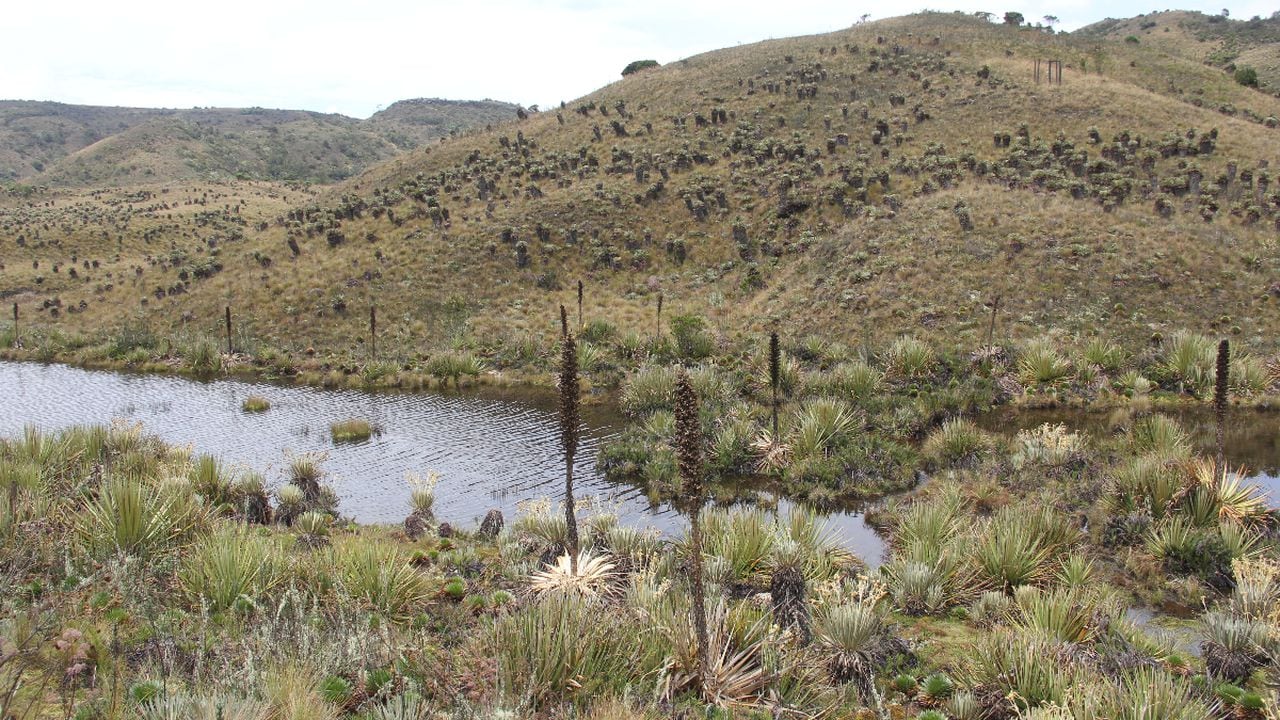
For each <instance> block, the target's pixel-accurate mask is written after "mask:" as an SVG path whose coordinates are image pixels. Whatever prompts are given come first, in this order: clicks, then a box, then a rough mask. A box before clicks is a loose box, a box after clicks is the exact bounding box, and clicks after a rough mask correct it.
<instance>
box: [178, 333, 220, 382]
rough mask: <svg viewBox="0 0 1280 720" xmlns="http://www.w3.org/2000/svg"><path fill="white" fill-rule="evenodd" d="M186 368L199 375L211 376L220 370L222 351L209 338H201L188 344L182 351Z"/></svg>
mask: <svg viewBox="0 0 1280 720" xmlns="http://www.w3.org/2000/svg"><path fill="white" fill-rule="evenodd" d="M183 359H184V361H185V362H186V365H187V369H188V370H190V371H191V372H192V373H194V374H195V375H197V376H200V377H212V376H214V375H217V374H218V373H220V372H222V352H221V351H220V350H219V349H218V346H217V344H215V343H214V342H213V341H211V340H201V341H198V342H196V343H194V344H193V345H191V346H189V347H188V348H187V349H186V351H185V352H184V353H183Z"/></svg>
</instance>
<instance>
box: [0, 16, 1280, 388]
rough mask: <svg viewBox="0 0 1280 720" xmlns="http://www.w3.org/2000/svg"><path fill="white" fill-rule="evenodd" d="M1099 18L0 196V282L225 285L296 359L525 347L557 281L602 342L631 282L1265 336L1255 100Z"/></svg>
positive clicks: (766, 62)
mask: <svg viewBox="0 0 1280 720" xmlns="http://www.w3.org/2000/svg"><path fill="white" fill-rule="evenodd" d="M1104 35H1105V34H1103V35H1099V34H1097V33H1094V34H1083V35H1081V36H1071V35H1050V34H1047V33H1045V32H1043V31H1037V30H1035V29H1030V28H1015V27H1010V26H1003V25H996V24H992V23H988V22H986V21H983V20H981V19H979V18H975V17H972V16H969V15H963V14H949V13H948V14H943V13H926V14H922V15H915V16H910V17H904V18H896V19H891V20H885V21H880V22H876V23H870V24H864V25H858V26H855V27H852V28H850V29H848V30H844V31H839V32H836V33H831V34H826V35H817V36H810V37H801V38H791V39H785V40H774V41H768V42H761V43H756V44H753V45H745V46H740V47H735V48H731V49H725V50H720V51H715V52H711V53H706V54H703V55H699V56H696V57H692V58H688V59H686V60H682V61H679V62H675V63H671V64H668V65H666V66H664V67H661V68H656V69H652V70H647V71H645V72H642V73H638V74H636V75H633V76H630V77H627V78H625V79H623V80H621V81H619V82H617V83H614V84H612V85H610V86H608V87H605V88H602V89H600V90H599V91H597V92H595V93H593V94H591V95H589V96H586V97H584V98H581V99H579V100H576V101H573V102H571V103H567V104H566V105H565V106H564V107H563V108H558V109H552V110H550V111H546V112H542V113H538V114H534V115H532V116H530V117H529V118H528V119H526V120H523V121H520V122H519V123H518V124H510V125H504V126H500V127H494V128H493V129H491V130H488V131H480V132H476V133H472V134H468V135H466V136H463V137H459V138H455V139H452V140H449V141H447V142H444V143H441V144H436V145H432V146H430V147H421V148H418V149H416V150H412V151H409V152H407V153H404V154H401V155H398V156H396V157H395V158H393V159H391V160H388V161H386V162H383V163H380V164H378V165H375V166H373V167H371V168H370V169H368V170H366V171H365V172H363V173H361V174H360V175H358V176H355V177H352V178H350V179H349V180H347V181H346V182H344V183H343V184H342V185H339V186H337V187H334V188H332V189H329V190H324V191H322V192H321V194H320V195H318V196H315V197H307V196H303V195H301V194H300V193H299V192H296V191H288V190H282V189H278V188H277V189H271V188H269V187H267V186H252V185H239V186H234V185H233V186H224V187H222V188H219V189H215V190H214V191H213V192H214V193H215V195H212V196H208V195H207V193H206V197H207V199H205V203H207V204H204V205H198V206H195V207H193V206H190V205H187V204H185V203H188V202H191V201H193V200H194V201H196V202H199V201H200V200H201V198H202V195H201V193H202V192H205V191H203V190H200V189H198V188H186V189H185V190H183V191H182V192H181V193H179V194H177V195H172V196H171V200H169V201H167V202H161V200H162V199H163V198H162V197H161V196H159V195H154V194H153V195H150V196H146V197H145V198H140V197H137V196H126V195H125V194H124V193H123V191H121V192H118V193H117V194H115V195H114V196H111V195H108V196H101V197H86V196H84V195H74V194H70V193H62V194H58V193H54V192H52V191H51V194H50V195H49V196H47V197H46V196H37V197H36V198H34V201H32V199H22V198H14V199H11V200H10V201H9V206H10V207H9V209H8V210H7V211H6V214H5V216H4V217H3V228H4V230H5V234H6V235H7V236H9V237H13V236H16V235H19V234H21V235H25V245H24V246H23V247H22V249H20V250H15V249H14V248H13V246H10V245H7V246H6V249H5V257H6V262H8V263H9V264H10V266H9V268H8V269H6V270H4V271H3V273H0V295H4V296H5V297H6V298H12V299H14V300H16V301H18V302H19V303H20V305H21V306H23V307H25V308H27V309H28V312H30V313H31V315H32V316H33V318H34V322H36V323H49V324H52V325H54V326H56V327H59V328H62V329H63V330H65V331H67V332H73V331H88V332H90V333H103V332H106V331H104V330H103V328H120V327H124V326H130V327H137V326H138V324H139V323H141V324H143V325H145V326H146V328H147V331H148V332H150V333H156V334H158V335H160V336H170V337H177V336H179V335H181V336H182V337H191V336H205V337H213V336H215V333H216V332H217V327H218V322H219V319H220V314H221V309H222V306H223V305H224V304H227V303H229V304H231V305H233V306H235V307H238V308H243V309H244V311H243V313H242V314H241V315H240V317H242V321H243V325H242V326H241V327H242V332H244V333H245V334H246V338H250V337H251V342H250V341H249V340H248V339H247V340H246V344H245V347H249V346H252V347H259V348H270V349H271V351H272V353H278V354H279V355H281V356H283V357H285V358H293V359H294V360H295V361H300V360H301V359H303V358H305V357H308V356H309V355H310V354H311V353H316V354H318V355H320V356H322V357H330V358H338V359H341V358H347V359H349V360H350V361H352V362H359V361H360V359H362V358H365V357H366V356H367V353H366V350H365V348H364V346H363V343H364V334H365V333H364V328H365V326H366V323H367V317H368V308H369V306H371V305H376V306H377V307H378V309H379V310H378V312H379V327H380V329H381V333H382V337H383V339H382V340H381V341H380V342H381V345H380V347H382V348H383V349H384V350H383V351H384V353H385V354H386V356H388V357H396V358H400V359H402V360H403V361H404V362H405V363H411V362H413V361H414V358H420V357H422V356H423V355H424V354H425V353H429V352H432V351H433V350H438V349H443V348H448V347H454V346H461V347H469V348H472V349H475V350H477V351H479V352H481V353H483V354H484V355H486V356H487V357H488V358H489V359H490V360H491V361H492V362H494V363H496V364H498V365H503V364H510V363H518V362H524V361H528V360H532V361H535V362H536V361H538V358H544V357H545V356H546V354H547V352H548V350H549V348H550V347H551V345H552V343H553V342H554V340H553V339H554V335H555V328H556V327H557V324H558V320H557V310H556V307H557V305H558V304H560V303H565V304H567V305H568V304H572V302H573V295H574V287H575V284H576V282H577V281H578V280H579V279H581V280H583V281H584V282H585V286H586V303H585V304H586V308H585V312H586V316H587V317H586V319H587V320H590V319H605V320H607V321H609V323H611V326H612V328H613V329H614V330H615V331H616V332H615V334H614V336H613V337H614V338H615V341H616V342H618V343H621V344H626V343H630V344H634V342H636V340H635V339H634V338H636V337H638V336H639V337H643V336H648V335H651V334H652V332H653V328H654V323H655V317H654V314H655V311H656V305H657V302H658V298H659V296H660V295H661V297H663V299H664V301H665V311H664V312H665V315H664V317H665V318H668V319H669V318H671V317H674V316H677V315H682V314H684V315H696V316H699V317H700V318H702V321H703V322H705V323H707V326H708V328H709V331H710V335H711V337H712V338H713V339H714V340H716V341H718V342H720V343H722V345H721V347H722V348H726V349H727V348H730V347H732V345H731V342H732V340H733V339H734V338H735V337H740V336H742V335H743V334H745V333H758V332H761V331H762V330H764V329H766V328H768V327H771V326H774V325H775V324H780V325H781V327H783V328H785V329H786V331H787V332H788V333H789V334H791V335H794V336H803V335H806V334H812V335H816V336H820V337H822V338H823V339H825V340H839V341H842V342H845V343H848V344H851V345H856V344H861V343H868V344H871V345H878V344H881V343H884V342H886V341H888V340H890V339H892V338H893V337H894V336H896V335H898V334H901V333H914V334H916V335H918V336H921V337H924V338H927V339H931V340H934V341H937V342H939V343H943V344H947V345H955V346H960V347H969V348H972V347H973V346H975V345H977V344H980V343H981V342H982V341H983V340H984V339H985V336H986V333H987V327H988V321H989V316H990V312H989V305H990V303H992V301H993V300H994V299H995V298H996V297H1000V298H1001V304H1000V307H1001V316H1000V323H999V330H998V333H999V335H1000V336H1001V337H1005V336H1008V337H1011V338H1013V339H1015V340H1018V339H1029V338H1034V337H1039V336H1042V335H1052V336H1056V337H1058V338H1059V339H1061V340H1062V341H1064V342H1066V343H1073V342H1077V341H1079V340H1080V339H1081V338H1085V337H1091V336H1095V335H1101V336H1105V337H1110V338H1115V339H1117V340H1120V341H1122V342H1123V343H1125V345H1126V346H1127V347H1130V348H1132V349H1134V350H1140V349H1141V348H1142V347H1144V346H1145V345H1146V344H1147V343H1148V342H1149V341H1151V340H1153V339H1158V338H1159V337H1160V336H1161V335H1166V334H1168V333H1171V332H1174V331H1177V330H1179V329H1190V330H1197V331H1200V332H1206V333H1215V334H1216V333H1221V334H1231V335H1233V336H1235V337H1237V338H1238V339H1239V340H1240V341H1242V342H1243V343H1245V345H1246V346H1248V347H1252V348H1254V349H1256V350H1258V351H1261V352H1268V353H1269V352H1274V351H1275V350H1276V349H1277V345H1276V340H1275V338H1276V336H1277V331H1280V320H1278V319H1277V313H1276V312H1275V310H1274V305H1275V302H1276V295H1277V293H1280V287H1277V286H1275V285H1274V284H1273V283H1274V278H1275V276H1276V271H1277V269H1278V268H1277V254H1276V253H1275V237H1276V227H1277V224H1276V220H1277V210H1278V209H1280V194H1278V193H1277V190H1278V188H1277V187H1276V185H1275V183H1273V182H1272V172H1273V169H1272V168H1273V166H1274V163H1275V162H1276V160H1278V159H1280V135H1278V133H1280V130H1278V129H1277V128H1276V125H1277V124H1278V121H1277V119H1276V118H1277V117H1280V101H1278V100H1277V99H1276V98H1274V97H1272V96H1271V95H1269V94H1267V93H1264V92H1260V91H1258V90H1254V89H1251V88H1246V87H1243V86H1241V85H1239V84H1237V83H1236V82H1235V81H1234V80H1233V79H1232V78H1231V77H1230V76H1229V75H1227V74H1226V73H1224V72H1223V71H1222V70H1221V69H1220V68H1218V67H1214V66H1211V65H1206V64H1205V63H1204V62H1203V61H1202V60H1200V59H1197V58H1193V57H1189V56H1188V55H1187V54H1185V53H1182V52H1177V51H1175V50H1173V49H1169V48H1164V47H1161V46H1160V44H1159V43H1158V42H1156V41H1155V40H1150V41H1148V40H1145V39H1144V40H1143V41H1141V42H1138V43H1133V42H1128V41H1125V40H1124V39H1123V38H1120V39H1113V38H1111V37H1109V36H1104ZM1164 35H1165V33H1162V32H1159V33H1154V34H1153V35H1152V36H1151V37H1152V38H1156V37H1161V36H1164ZM1168 35H1171V36H1172V35H1174V33H1173V32H1172V31H1171V32H1170V33H1168ZM1036 59H1040V60H1042V61H1043V60H1048V59H1060V60H1061V61H1062V63H1063V66H1064V72H1063V82H1062V84H1060V85H1058V84H1054V85H1050V84H1048V83H1046V82H1044V78H1043V77H1042V78H1041V80H1042V81H1041V82H1040V83H1037V82H1036V80H1035V77H1034V62H1035V60H1036ZM156 192H158V191H156ZM174 192H175V193H176V192H178V191H174ZM217 194H221V195H222V197H217ZM108 200H109V202H110V204H109V205H107V206H104V205H103V202H104V201H108ZM49 202H52V206H49V205H48V203H49ZM166 206H167V207H166ZM175 208H177V209H178V210H179V211H180V212H175ZM183 212H185V213H186V214H185V215H183V214H182V213H183ZM171 216H172V217H171ZM201 221H203V222H204V223H205V224H204V225H200V224H199V223H200V222H201ZM104 228H105V230H104ZM8 242H11V241H9V240H6V243H8ZM15 253H16V254H15ZM77 253H78V255H77ZM10 257H14V258H15V259H13V260H8V258H10ZM86 257H90V258H93V259H100V260H101V261H102V266H101V268H98V269H96V270H94V269H93V268H92V267H91V269H90V272H89V273H84V272H83V270H82V271H81V274H80V277H78V278H75V279H70V278H67V277H66V275H65V272H64V273H55V272H51V271H50V270H49V269H50V268H51V267H52V266H53V265H54V264H60V265H61V266H62V269H65V268H66V267H67V266H69V264H71V263H72V261H73V259H74V262H75V263H76V264H78V265H83V261H84V259H85V258H86ZM33 265H38V266H39V267H38V268H36V267H33ZM214 267H216V268H217V269H216V270H211V269H212V268H214ZM200 268H204V269H202V270H200V271H199V272H197V270H198V269H200ZM104 276H106V277H110V278H111V280H110V281H104ZM59 307H60V308H63V309H64V310H63V311H62V312H60V313H58V317H57V318H56V319H55V318H54V316H53V315H54V313H53V309H56V308H59ZM68 307H74V308H76V311H75V312H74V313H68V312H66V311H65V309H66V308H68ZM682 322H683V321H682ZM606 334H607V333H606ZM628 334H631V335H630V337H631V338H632V339H626V338H628ZM624 339H626V340H625V343H624V342H623V341H624ZM602 342H603V341H602ZM641 342H642V341H641ZM602 347H603V346H602ZM610 347H612V346H610ZM80 352H88V353H90V354H92V353H93V352H102V351H101V350H83V351H80ZM608 352H613V350H609V351H608ZM617 352H618V353H619V355H618V357H619V358H622V357H624V356H628V355H627V353H626V351H625V348H623V349H619V350H617ZM608 362H612V361H606V364H608Z"/></svg>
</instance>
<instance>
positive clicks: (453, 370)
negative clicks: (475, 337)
mask: <svg viewBox="0 0 1280 720" xmlns="http://www.w3.org/2000/svg"><path fill="white" fill-rule="evenodd" d="M425 370H426V371H427V374H428V375H430V376H431V377H434V378H435V379H436V380H437V381H438V382H439V383H440V386H441V387H444V386H445V384H447V383H448V382H449V381H450V380H452V381H453V384H454V386H455V387H456V386H459V385H461V383H462V378H463V377H476V376H478V375H480V373H483V372H484V371H485V364H484V361H483V360H481V359H480V358H478V357H476V356H475V355H473V354H471V353H469V352H460V351H451V352H443V353H438V354H436V355H432V356H431V357H430V358H429V359H428V360H427V363H426V367H425Z"/></svg>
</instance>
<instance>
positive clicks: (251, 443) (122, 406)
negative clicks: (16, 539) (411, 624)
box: [0, 362, 883, 565]
mask: <svg viewBox="0 0 1280 720" xmlns="http://www.w3.org/2000/svg"><path fill="white" fill-rule="evenodd" d="M249 395H261V396H263V397H265V398H267V399H268V400H269V401H270V402H271V409H270V410H268V411H267V412H265V413H258V414H252V413H246V412H243V411H242V410H241V403H242V402H243V401H244V399H245V398H246V397H248V396H249ZM554 402H555V399H554V397H553V396H548V395H545V394H529V393H520V392H517V391H504V392H501V393H499V392H494V391H485V392H483V393H481V394H477V393H470V392H468V393H463V394H449V393H422V394H404V393H368V392H361V391H355V390H323V389H317V388H308V387H294V386H285V385H276V384H271V383H264V382H244V381H238V380H216V381H212V382H199V381H195V380H191V379H187V378H181V377H170V376H162V375H130V374H124V373H117V372H108V371H97V370H82V369H79V368H73V367H67V366H63V365H44V364H39V363H25V362H0V436H13V435H16V434H18V433H20V432H21V431H22V429H23V427H24V426H26V425H34V426H36V427H38V428H40V429H42V430H57V429H60V428H66V427H70V426H73V425H85V424H100V423H109V422H112V421H116V420H123V421H126V422H136V423H141V424H142V426H143V429H144V430H145V431H146V432H148V433H151V434H154V435H158V436H159V437H161V438H163V439H164V440H166V441H168V442H171V443H176V444H180V445H190V446H191V447H192V448H193V449H194V450H195V451H196V452H199V453H210V454H212V455H215V456H217V457H219V458H220V459H222V461H223V462H224V463H229V464H231V465H233V466H239V467H243V468H246V469H250V470H254V471H256V472H259V473H261V474H262V475H263V476H264V477H266V478H267V480H268V483H269V484H270V485H272V486H275V485H278V484H280V483H283V482H284V480H285V477H286V471H287V466H288V458H289V456H290V455H296V454H301V453H309V452H319V453H323V454H324V457H325V460H324V462H323V463H322V467H323V468H324V469H325V471H326V473H327V480H328V481H329V482H330V483H331V484H332V485H333V487H334V489H335V490H336V491H337V492H338V495H339V497H340V498H341V505H340V506H339V510H340V511H341V512H342V513H343V514H344V515H347V516H350V517H353V518H355V519H356V520H358V521H360V522H366V523H384V522H387V523H393V522H399V521H401V520H403V519H404V517H405V515H407V514H408V511H409V485H408V483H407V481H406V477H407V474H408V473H415V474H419V475H422V474H425V473H426V472H427V471H429V470H430V471H435V472H438V473H440V475H441V480H440V484H439V485H438V486H437V487H436V505H435V514H436V517H437V518H439V519H441V520H447V521H449V522H452V523H454V524H461V525H470V524H473V523H476V522H478V520H479V518H481V517H483V516H484V514H485V512H487V511H488V510H489V509H490V508H499V509H501V510H502V511H503V513H504V514H505V515H506V516H507V518H508V519H510V518H511V517H513V516H514V514H515V513H516V512H517V511H518V507H519V505H520V504H521V503H523V502H526V501H533V500H539V499H542V498H558V497H559V496H560V494H561V493H562V492H563V488H564V464H563V458H562V455H561V453H560V430H559V421H558V418H557V415H556V411H555V405H554ZM351 418H360V419H364V420H368V421H369V422H371V423H373V424H374V425H375V426H376V427H377V428H379V432H378V433H377V434H376V435H375V436H374V437H373V438H371V439H370V440H368V441H365V442H360V443H341V444H334V443H333V441H332V440H331V439H330V436H329V425H330V423H332V422H335V421H339V420H347V419H351ZM583 421H584V432H583V436H582V440H581V443H580V445H579V452H578V456H577V461H576V465H575V470H574V476H575V478H574V484H575V490H576V492H577V495H578V496H579V498H585V497H591V498H593V499H594V500H596V501H599V502H601V503H604V504H606V505H608V506H611V507H613V508H615V509H616V512H617V513H618V516H619V518H620V519H621V520H622V521H623V522H625V523H627V524H630V525H637V526H646V527H654V528H657V529H659V530H661V531H663V532H667V533H671V532H679V531H680V530H681V529H682V528H683V526H684V521H683V519H682V518H681V517H680V516H679V514H678V513H677V512H676V511H674V510H673V509H672V508H671V507H669V506H668V505H665V504H656V503H653V502H650V500H649V499H648V498H647V497H646V496H645V494H644V493H643V491H642V490H641V489H639V488H637V487H635V486H632V485H627V484H620V483H612V482H609V481H608V480H606V479H605V478H604V476H603V475H602V474H601V473H599V472H597V471H596V469H595V461H596V451H597V449H598V448H599V447H600V443H601V441H603V440H604V439H605V438H607V437H609V435H611V434H612V433H614V432H617V431H618V430H619V429H620V428H619V425H618V422H619V419H618V418H617V417H616V416H614V415H612V414H610V413H608V412H607V411H600V410H593V409H592V408H584V410H583ZM787 507H788V503H787V502H786V501H785V500H782V501H779V503H778V508H779V510H780V511H784V512H785V511H786V509H787ZM827 521H828V524H829V526H830V528H831V530H833V531H834V532H835V533H836V534H837V535H838V537H839V538H840V540H841V541H842V542H843V543H844V544H845V545H846V546H847V547H848V548H849V549H850V550H853V551H854V552H855V553H857V554H858V555H859V556H861V557H862V558H863V559H864V560H865V561H867V562H868V563H869V564H871V565H878V564H879V562H880V560H881V554H882V553H883V542H882V540H881V539H880V538H879V537H878V536H877V535H876V534H875V532H874V531H873V530H872V529H871V528H870V527H869V526H868V525H867V524H866V523H865V522H864V520H863V517H862V514H861V513H852V512H851V513H835V514H832V515H830V516H828V518H827Z"/></svg>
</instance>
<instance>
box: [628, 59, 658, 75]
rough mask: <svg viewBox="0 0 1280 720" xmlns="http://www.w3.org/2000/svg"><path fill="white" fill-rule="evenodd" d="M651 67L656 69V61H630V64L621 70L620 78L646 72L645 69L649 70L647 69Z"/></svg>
mask: <svg viewBox="0 0 1280 720" xmlns="http://www.w3.org/2000/svg"><path fill="white" fill-rule="evenodd" d="M651 67H658V61H657V60H635V61H632V62H630V63H628V64H627V66H626V67H624V68H622V77H626V76H628V75H632V74H634V73H638V72H640V71H641V70H647V69H649V68H651Z"/></svg>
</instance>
